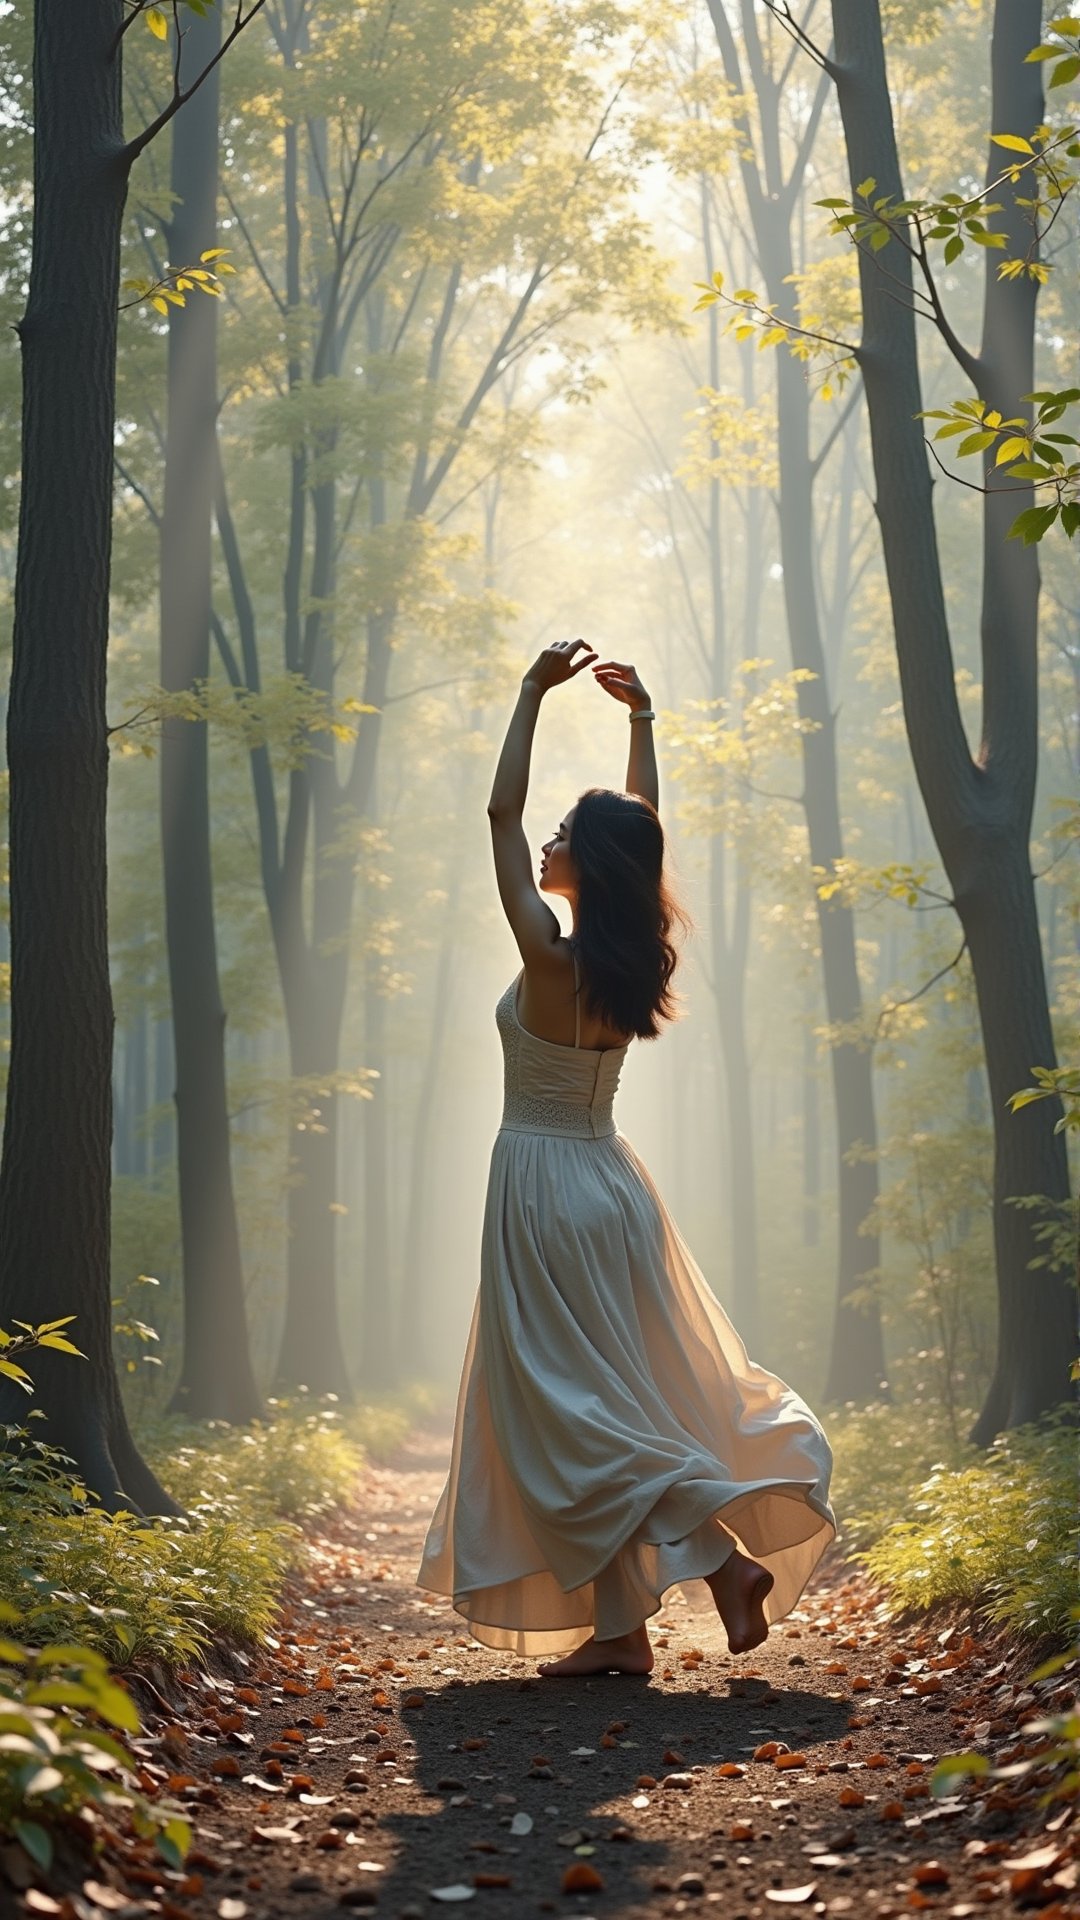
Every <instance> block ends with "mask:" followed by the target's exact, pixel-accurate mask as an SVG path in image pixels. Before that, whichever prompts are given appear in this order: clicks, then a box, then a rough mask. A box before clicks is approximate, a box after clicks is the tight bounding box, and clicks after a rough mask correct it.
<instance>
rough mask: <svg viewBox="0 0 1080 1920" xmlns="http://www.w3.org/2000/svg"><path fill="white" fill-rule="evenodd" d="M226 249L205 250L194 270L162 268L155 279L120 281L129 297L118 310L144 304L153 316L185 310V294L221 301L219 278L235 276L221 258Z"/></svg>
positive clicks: (191, 268)
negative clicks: (208, 296) (152, 310)
mask: <svg viewBox="0 0 1080 1920" xmlns="http://www.w3.org/2000/svg"><path fill="white" fill-rule="evenodd" d="M228 252H229V248H228V247H208V248H207V249H206V252H205V253H200V255H199V265H198V266H197V267H166V268H165V269H164V271H163V272H162V273H161V274H159V275H158V277H157V279H141V278H137V277H133V278H130V279H127V280H122V281H121V283H120V285H121V288H122V290H123V291H124V292H125V293H130V294H131V295H132V296H133V297H132V298H131V299H130V300H121V302H120V311H121V313H124V312H126V310H127V309H128V308H129V307H139V306H142V305H143V303H144V302H145V303H146V304H147V305H148V306H151V307H153V309H154V312H155V313H166V314H167V313H168V311H169V308H170V307H186V305H187V295H188V294H189V293H194V292H196V291H197V292H199V293H208V294H212V295H213V297H214V299H215V300H223V299H224V298H225V289H224V287H223V286H222V284H221V276H222V274H225V273H235V272H236V268H235V267H231V266H230V265H229V263H228V261H227V259H226V258H225V256H226V254H227V253H228Z"/></svg>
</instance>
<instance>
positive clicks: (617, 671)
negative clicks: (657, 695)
mask: <svg viewBox="0 0 1080 1920" xmlns="http://www.w3.org/2000/svg"><path fill="white" fill-rule="evenodd" d="M593 672H594V674H595V675H596V684H597V686H598V687H603V689H604V692H605V693H610V695H611V697H612V699H613V700H621V701H622V702H623V704H624V706H627V707H629V708H630V710H631V712H633V713H642V712H644V710H645V708H646V707H649V706H651V705H652V701H651V700H650V699H649V696H648V694H647V693H646V691H645V688H644V687H643V686H642V684H641V679H640V676H639V674H638V672H637V669H636V667H632V666H631V665H630V663H629V661H628V660H601V662H600V663H599V665H598V666H596V667H594V668H593Z"/></svg>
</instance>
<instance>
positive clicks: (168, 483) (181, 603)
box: [160, 6, 263, 1424]
mask: <svg viewBox="0 0 1080 1920" xmlns="http://www.w3.org/2000/svg"><path fill="white" fill-rule="evenodd" d="M220 44H221V13H220V10H219V9H218V8H217V7H216V6H213V7H210V8H209V9H208V11H207V13H206V14H205V16H204V17H202V18H200V17H199V16H198V15H195V14H193V15H191V16H190V17H189V18H187V19H186V20H185V24H184V41H183V55H184V69H185V71H196V72H201V71H202V70H203V69H204V68H206V67H208V66H209V63H210V62H211V60H212V59H213V58H214V55H215V54H216V53H217V51H218V48H219V46H220ZM219 74H220V68H218V67H215V68H214V69H213V71H212V72H211V73H210V74H209V76H208V78H207V79H206V80H205V81H204V82H203V85H202V86H201V87H200V89H199V91H198V92H197V93H196V94H195V96H194V98H193V99H191V100H189V101H188V102H187V104H186V105H185V106H183V107H182V108H181V109H180V111H179V113H178V114H177V115H176V118H175V120H174V122H173V143H172V180H171V187H172V193H173V196H174V203H173V211H172V213H171V215H170V218H169V221H168V224H167V227H166V233H167V238H168V247H169V258H170V260H171V262H172V263H173V264H174V265H177V266H195V265H197V264H198V261H199V258H200V256H201V254H202V253H203V252H205V251H206V250H207V249H209V248H211V247H213V246H214V244H215V240H216V237H217V192H218V112H219V100H220V80H219ZM216 433H217V301H216V300H215V299H213V298H209V297H207V296H205V295H204V294H202V293H199V292H194V293H190V294H188V296H187V304H186V306H184V307H183V308H177V307H171V308H170V310H169V346H168V429H167V435H166V442H165V479H164V506H163V512H162V521H161V573H160V580H161V683H162V686H163V687H165V688H166V689H167V690H168V691H170V692H184V691H187V690H189V689H192V688H194V687H196V686H197V685H198V683H200V682H204V683H205V681H206V680H207V679H208V678H209V673H210V610H211V521H212V514H213V488H214V474H215V436H216ZM208 748H209V741H208V728H207V726H206V723H205V722H204V721H201V720H186V719H173V718H169V719H166V721H165V724H164V726H163V728H162V740H161V836H162V857H163V868H164V885H165V934H166V949H167V954H168V966H169V985H170V990H171V995H172V1017H173V1033H174V1038H175V1057H176V1095H175V1098H176V1138H177V1165H178V1175H179V1186H180V1230H181V1241H182V1248H183V1290H184V1348H183V1361H182V1365H181V1371H180V1377H179V1380H178V1382H177V1385H176V1388H175V1390H174V1392H173V1396H172V1400H171V1402H170V1409H169V1410H170V1412H174V1413H183V1414H186V1415H187V1416H188V1417H189V1418H191V1419H196V1420H228V1421H231V1422H233V1423H234V1424H241V1423H243V1422H245V1421H248V1420H254V1419H257V1418H258V1417H259V1415H260V1413H261V1412H262V1411H263V1408H262V1401H261V1397H260V1395H259V1391H258V1388H257V1387H256V1384H255V1377H254V1374H253V1372H252V1368H251V1355H250V1347H249V1341H248V1327H247V1318H246V1314H245V1309H244V1276H243V1268H242V1263H241V1254H240V1232H239V1227H238V1225H237V1217H236V1202H235V1198H234V1194H233V1180H232V1154H231V1139H230V1130H229V1112H228V1091H227V1084H226V1068H225V1009H224V1006H223V1005H222V999H221V986H220V980H219V976H218V957H217V936H216V931H215V925H214V890H213V871H212V857H211V843H210V794H209V764H208V759H209V755H208Z"/></svg>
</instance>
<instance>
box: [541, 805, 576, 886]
mask: <svg viewBox="0 0 1080 1920" xmlns="http://www.w3.org/2000/svg"><path fill="white" fill-rule="evenodd" d="M576 812H577V808H576V807H571V809H570V811H569V813H568V814H567V815H566V817H565V819H563V820H560V822H559V824H558V826H557V827H556V829H555V831H554V833H553V834H552V835H551V838H550V839H549V840H545V841H544V844H543V846H542V847H541V849H540V883H539V884H540V891H541V893H561V894H562V895H563V897H564V899H569V898H571V897H572V895H574V894H576V892H577V874H576V873H575V871H574V863H573V861H572V860H571V858H570V830H571V828H572V827H573V824H574V815H575V813H576Z"/></svg>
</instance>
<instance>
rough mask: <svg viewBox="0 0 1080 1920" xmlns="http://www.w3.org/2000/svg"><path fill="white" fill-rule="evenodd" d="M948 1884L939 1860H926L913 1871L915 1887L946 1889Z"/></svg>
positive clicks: (947, 1877)
mask: <svg viewBox="0 0 1080 1920" xmlns="http://www.w3.org/2000/svg"><path fill="white" fill-rule="evenodd" d="M948 1884H949V1876H948V1874H947V1873H946V1871H945V1868H944V1867H943V1866H942V1864H941V1862H940V1860H926V1861H924V1863H923V1865H922V1866H921V1867H916V1869H915V1885H916V1886H917V1887H947V1886H948Z"/></svg>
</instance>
